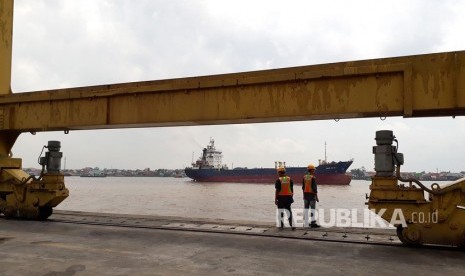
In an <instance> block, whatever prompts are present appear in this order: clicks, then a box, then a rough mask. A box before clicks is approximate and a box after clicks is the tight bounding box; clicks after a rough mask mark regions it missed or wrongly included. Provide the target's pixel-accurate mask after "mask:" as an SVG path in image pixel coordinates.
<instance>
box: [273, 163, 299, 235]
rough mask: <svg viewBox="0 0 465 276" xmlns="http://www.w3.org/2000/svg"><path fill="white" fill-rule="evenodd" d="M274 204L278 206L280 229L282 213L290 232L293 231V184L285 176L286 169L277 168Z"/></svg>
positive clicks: (282, 225) (282, 223) (282, 224)
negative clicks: (285, 216) (287, 220)
mask: <svg viewBox="0 0 465 276" xmlns="http://www.w3.org/2000/svg"><path fill="white" fill-rule="evenodd" d="M275 190H276V192H275V198H274V200H275V204H276V206H278V216H277V219H278V221H279V225H280V228H283V227H284V221H283V219H284V217H283V216H284V213H286V214H287V217H288V219H289V225H290V226H291V229H292V230H295V227H294V226H293V225H294V224H293V219H292V210H291V204H292V203H293V202H294V183H293V182H292V179H291V178H290V177H289V176H287V175H286V169H285V168H284V167H279V168H278V179H276V182H275Z"/></svg>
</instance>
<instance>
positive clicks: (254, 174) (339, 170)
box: [185, 161, 352, 185]
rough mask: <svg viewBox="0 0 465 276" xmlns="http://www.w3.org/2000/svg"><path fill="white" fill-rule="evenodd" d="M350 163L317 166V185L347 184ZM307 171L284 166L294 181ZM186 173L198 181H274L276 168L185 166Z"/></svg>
mask: <svg viewBox="0 0 465 276" xmlns="http://www.w3.org/2000/svg"><path fill="white" fill-rule="evenodd" d="M350 164H352V162H351V161H349V162H338V163H336V164H335V165H333V166H326V165H325V166H319V167H317V170H316V173H315V176H316V179H317V183H318V185H349V184H350V181H351V180H352V179H351V177H350V176H348V175H346V174H345V172H346V170H347V168H348V167H349V166H350ZM306 172H307V168H306V167H291V168H286V174H287V175H288V176H290V177H291V179H292V180H293V181H294V183H301V182H302V178H303V176H304V175H305V173H306ZM185 173H186V175H187V176H188V177H189V178H191V179H193V180H195V181H198V182H228V183H270V184H272V183H274V182H275V181H276V179H277V177H278V176H277V174H276V169H274V168H261V169H233V170H224V169H197V168H186V169H185Z"/></svg>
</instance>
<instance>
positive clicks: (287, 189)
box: [278, 176, 293, 196]
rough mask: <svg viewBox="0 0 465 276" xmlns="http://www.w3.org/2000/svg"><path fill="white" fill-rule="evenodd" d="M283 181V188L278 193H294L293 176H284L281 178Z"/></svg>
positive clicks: (284, 194) (287, 194) (282, 194)
mask: <svg viewBox="0 0 465 276" xmlns="http://www.w3.org/2000/svg"><path fill="white" fill-rule="evenodd" d="M279 181H281V190H280V191H279V193H278V195H280V196H291V195H293V193H292V190H291V178H290V177H289V176H283V177H280V178H279Z"/></svg>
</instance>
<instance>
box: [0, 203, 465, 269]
mask: <svg viewBox="0 0 465 276" xmlns="http://www.w3.org/2000/svg"><path fill="white" fill-rule="evenodd" d="M392 232H393V230H392V229H388V230H383V229H379V230H376V229H302V228H298V229H297V230H296V231H291V230H290V229H283V230H279V229H276V228H275V227H274V226H273V225H270V224H252V223H249V222H243V221H220V222H218V221H215V220H206V219H188V218H175V217H156V216H132V215H110V214H97V213H81V212H64V211H61V212H60V211H59V212H56V213H55V214H54V215H52V217H51V218H50V220H49V221H42V222H39V221H26V220H6V219H4V218H0V275H49V276H51V275H212V274H215V275H283V274H288V275H292V274H294V275H406V274H411V275H419V274H427V275H463V274H464V273H465V252H463V251H459V250H454V249H448V248H443V247H441V248H436V247H427V248H408V247H404V246H401V245H400V244H399V243H398V241H397V240H393V239H392V238H391V239H390V241H391V242H392V244H389V242H386V241H383V239H385V240H386V239H387V237H391V236H392ZM341 235H343V237H340V236H341ZM331 236H334V237H336V236H338V237H339V239H340V241H337V239H331ZM366 236H369V237H373V238H368V239H366V241H367V242H366V243H360V242H357V239H359V237H366ZM327 237H330V238H329V239H328V240H324V239H326V238H327ZM377 239H378V240H379V241H377Z"/></svg>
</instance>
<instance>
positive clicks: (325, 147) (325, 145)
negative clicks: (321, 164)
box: [325, 141, 328, 164]
mask: <svg viewBox="0 0 465 276" xmlns="http://www.w3.org/2000/svg"><path fill="white" fill-rule="evenodd" d="M327 162H328V160H326V141H325V164H326V163H327Z"/></svg>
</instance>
